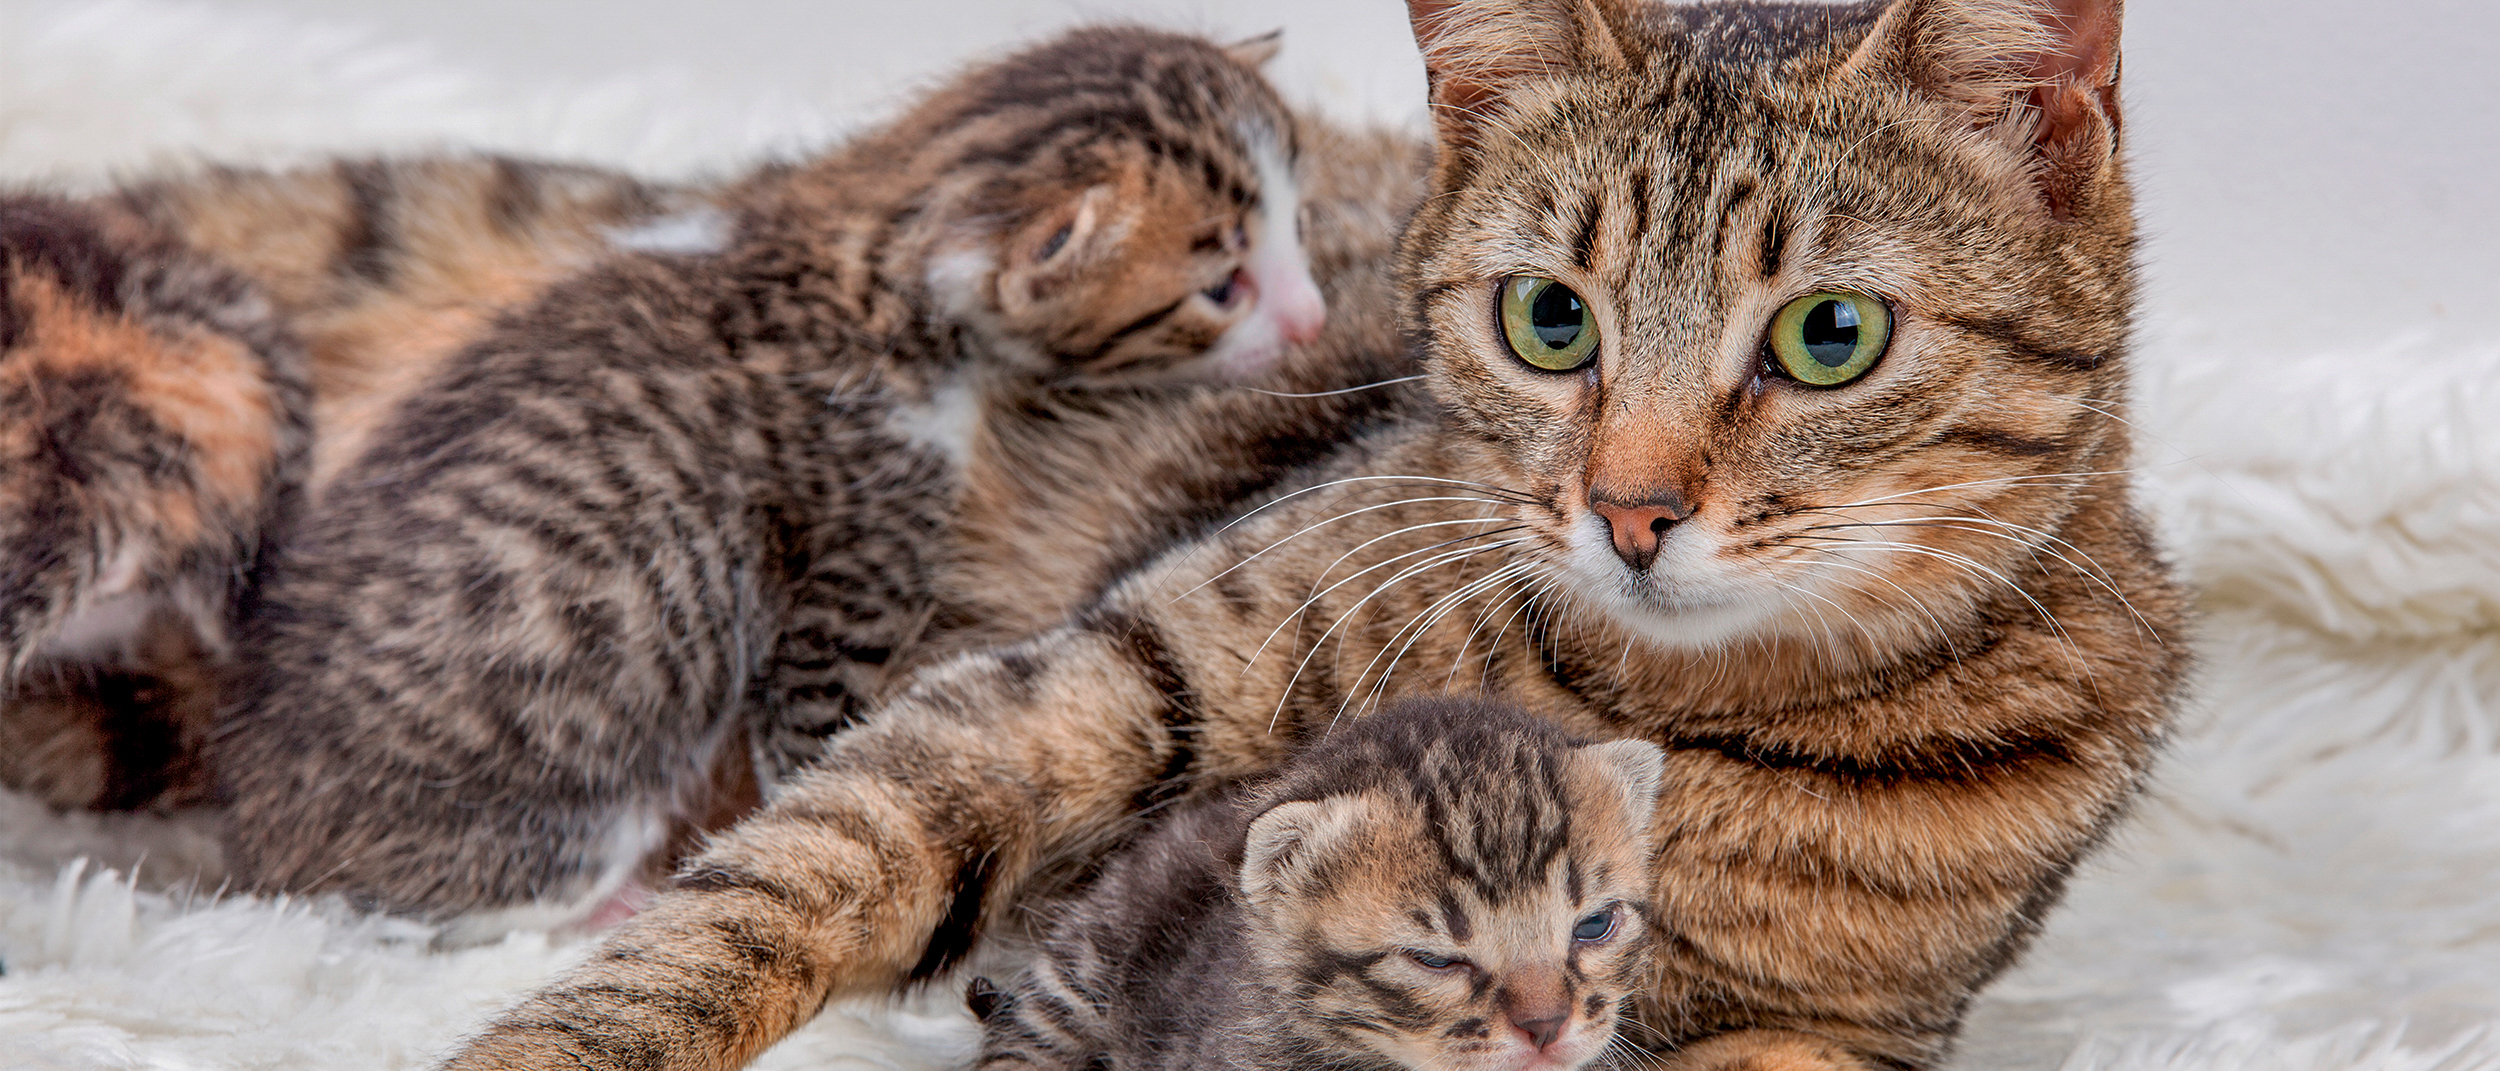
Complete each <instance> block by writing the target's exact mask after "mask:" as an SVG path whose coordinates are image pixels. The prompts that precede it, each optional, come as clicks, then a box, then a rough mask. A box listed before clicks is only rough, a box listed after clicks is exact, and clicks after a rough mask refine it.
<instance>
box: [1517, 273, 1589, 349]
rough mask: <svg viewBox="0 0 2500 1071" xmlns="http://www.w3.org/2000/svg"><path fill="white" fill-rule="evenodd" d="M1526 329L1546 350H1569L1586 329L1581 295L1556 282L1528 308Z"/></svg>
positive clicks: (1586, 320) (1585, 312)
mask: <svg viewBox="0 0 2500 1071" xmlns="http://www.w3.org/2000/svg"><path fill="white" fill-rule="evenodd" d="M1528 326H1529V328H1530V329H1531V330H1534V331H1535V332H1536V337H1537V339H1538V340H1539V341H1541V342H1543V343H1545V345H1546V347H1547V348H1549V349H1557V350H1561V349H1569V348H1571V344H1572V343H1573V342H1576V341H1579V338H1580V332H1581V330H1583V329H1584V328H1586V327H1587V326H1588V311H1587V308H1586V307H1585V306H1583V305H1581V304H1580V295H1578V294H1575V293H1572V292H1571V288H1570V287H1567V286H1564V285H1562V284H1560V283H1556V284H1554V285H1551V286H1548V287H1546V288H1545V291H1544V292H1543V293H1540V294H1538V295H1537V296H1536V301H1534V302H1533V303H1531V304H1530V305H1529V306H1528Z"/></svg>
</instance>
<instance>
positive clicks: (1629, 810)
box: [1578, 740, 1667, 831]
mask: <svg viewBox="0 0 2500 1071" xmlns="http://www.w3.org/2000/svg"><path fill="white" fill-rule="evenodd" d="M1578 757H1579V761H1581V762H1583V763H1586V764H1588V767H1589V769H1591V770H1592V771H1594V772H1595V773H1596V774H1597V775H1598V776H1599V777H1602V778H1604V779H1605V780H1606V782H1607V783H1609V784H1612V785H1615V786H1617V787H1618V788H1620V789H1621V790H1622V792H1623V806H1624V813H1625V814H1626V815H1627V816H1629V817H1630V818H1631V821H1632V828H1633V829H1634V830H1636V831H1645V830H1647V829H1648V828H1649V819H1650V816H1651V815H1652V814H1654V813H1656V812H1657V809H1658V791H1659V789H1660V788H1662V787H1664V786H1665V784H1666V780H1667V753H1666V752H1665V751H1662V750H1659V747H1658V745H1656V744H1653V743H1650V742H1649V741H1647V740H1611V741H1608V742H1606V743H1603V744H1590V745H1588V746H1587V747H1583V748H1581V749H1580V750H1579V752H1578Z"/></svg>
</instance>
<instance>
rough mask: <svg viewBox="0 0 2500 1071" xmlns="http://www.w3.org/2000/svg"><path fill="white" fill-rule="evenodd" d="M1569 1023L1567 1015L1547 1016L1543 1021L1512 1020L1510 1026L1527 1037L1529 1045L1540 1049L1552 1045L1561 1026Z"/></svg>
mask: <svg viewBox="0 0 2500 1071" xmlns="http://www.w3.org/2000/svg"><path fill="white" fill-rule="evenodd" d="M1570 1021H1571V1016H1569V1015H1549V1016H1547V1017H1545V1018H1543V1019H1513V1020H1511V1021H1510V1025H1512V1026H1515V1027H1518V1028H1519V1032H1520V1033H1523V1034H1526V1035H1528V1041H1529V1042H1530V1043H1532V1044H1534V1045H1535V1046H1536V1047H1537V1048H1539V1049H1542V1048H1544V1047H1546V1046H1548V1045H1551V1044H1553V1043H1554V1038H1555V1036H1556V1035H1559V1034H1561V1033H1562V1028H1563V1024H1565V1023H1568V1022H1570Z"/></svg>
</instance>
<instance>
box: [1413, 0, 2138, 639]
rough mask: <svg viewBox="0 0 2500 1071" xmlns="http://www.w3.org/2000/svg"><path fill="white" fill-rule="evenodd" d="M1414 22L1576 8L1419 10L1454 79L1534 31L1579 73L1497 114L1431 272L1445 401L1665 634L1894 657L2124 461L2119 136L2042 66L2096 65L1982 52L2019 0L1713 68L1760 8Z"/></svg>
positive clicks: (1535, 88)
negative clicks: (1448, 15)
mask: <svg viewBox="0 0 2500 1071" xmlns="http://www.w3.org/2000/svg"><path fill="white" fill-rule="evenodd" d="M1423 6H1447V7H1453V8H1473V7H1505V8H1508V7H1535V8H1541V9H1551V10H1549V11H1548V15H1549V16H1550V17H1551V21H1549V22H1548V23H1547V24H1546V26H1545V28H1544V30H1542V31H1540V30H1539V29H1537V27H1536V25H1535V23H1536V20H1535V19H1529V18H1523V19H1520V20H1516V21H1515V22H1513V23H1508V24H1504V25H1502V26H1501V27H1498V28H1488V27H1492V26H1493V24H1490V23H1484V24H1467V25H1468V26H1472V27H1473V28H1471V29H1465V30H1464V31H1463V32H1462V31H1461V30H1450V31H1448V32H1447V33H1444V34H1442V35H1440V36H1435V34H1436V30H1437V29H1438V28H1440V27H1441V26H1442V25H1443V24H1436V23H1427V24H1426V25H1425V26H1424V28H1422V29H1419V36H1422V37H1423V38H1424V39H1425V40H1426V42H1427V46H1428V49H1429V48H1430V47H1432V46H1435V45H1438V46H1439V47H1441V49H1442V51H1441V52H1440V53H1439V54H1438V56H1437V60H1436V62H1438V63H1440V64H1442V77H1443V87H1444V88H1443V91H1444V92H1456V91H1460V90H1466V91H1471V92H1472V91H1475V90H1477V89H1480V88H1481V87H1479V86H1476V85H1475V84H1474V83H1469V82H1467V81H1466V79H1467V78H1469V77H1496V76H1498V75H1500V74H1501V73H1502V71H1503V70H1512V69H1526V68H1523V67H1522V65H1521V64H1520V63H1519V62H1518V59H1519V57H1518V56H1516V55H1509V54H1507V53H1503V52H1502V50H1503V49H1506V48H1512V47H1514V46H1517V45H1519V44H1520V38H1519V36H1518V35H1527V36H1533V35H1535V34H1538V33H1540V32H1542V33H1545V34H1546V35H1547V37H1548V38H1550V39H1549V40H1544V41H1541V42H1531V43H1532V44H1535V45H1536V47H1538V48H1549V49H1550V50H1551V51H1550V54H1549V55H1548V56H1547V60H1548V61H1549V62H1547V63H1546V65H1545V66H1544V67H1542V68H1538V69H1541V70H1543V71H1545V72H1548V73H1550V74H1551V75H1552V76H1551V77H1541V76H1540V77H1532V78H1521V79H1520V80H1519V84H1517V85H1514V86H1511V87H1509V88H1508V89H1507V90H1506V91H1505V92H1504V93H1502V94H1499V95H1496V96H1493V97H1491V98H1489V99H1487V100H1484V101H1482V102H1480V106H1479V107H1478V108H1477V109H1476V110H1475V111H1474V112H1473V113H1471V114H1477V115H1486V116H1491V118H1489V119H1487V120H1486V121H1485V124H1484V126H1483V127H1481V128H1461V129H1460V130H1459V131H1458V133H1460V134H1463V135H1467V136H1470V137H1471V138H1472V140H1471V141H1470V142H1469V144H1468V146H1467V147H1466V149H1465V150H1464V151H1463V152H1462V153H1459V154H1457V155H1455V156H1454V157H1452V158H1450V159H1446V160H1445V162H1444V164H1443V172H1442V174H1443V176H1444V183H1445V184H1447V183H1453V182H1454V183H1455V184H1456V188H1455V189H1450V190H1447V191H1445V193H1444V195H1443V196H1440V197H1436V198H1435V199H1433V200H1432V201H1431V202H1430V203H1429V204H1428V206H1427V208H1426V209H1425V214H1424V218H1423V219H1422V221H1420V222H1419V223H1418V225H1417V226H1416V228H1415V230H1414V232H1413V233H1414V235H1415V236H1416V240H1415V241H1414V242H1413V244H1412V245H1411V246H1410V250H1411V253H1412V254H1413V258H1412V259H1411V260H1410V261H1409V264H1410V271H1411V272H1412V279H1413V282H1414V284H1415V286H1416V289H1417V290H1418V292H1419V294H1420V297H1419V311H1420V313H1421V315H1422V317H1423V320H1424V322H1425V323H1426V324H1427V325H1428V327H1429V353H1430V361H1431V366H1432V369H1433V372H1434V373H1435V376H1436V379H1435V390H1436V391H1437V392H1438V393H1439V394H1440V396H1441V397H1442V398H1443V400H1444V401H1446V402H1448V403H1449V404H1450V406H1451V410H1452V412H1453V414H1454V415H1455V417H1456V418H1457V420H1458V421H1459V423H1460V424H1461V425H1462V426H1463V427H1464V428H1465V429H1467V430H1468V431H1469V432H1471V433H1472V437H1473V438H1475V439H1476V440H1477V441H1480V442H1484V443H1487V444H1488V445H1490V446H1491V447H1492V448H1493V449H1491V450H1489V451H1487V454H1488V456H1489V457H1491V458H1492V459H1493V463H1494V464H1496V465H1498V466H1500V467H1502V468H1503V469H1506V470H1507V471H1505V472H1502V473H1501V474H1500V475H1501V477H1502V478H1503V482H1505V483H1507V484H1508V485H1509V486H1511V487H1514V488H1517V489H1519V490H1521V491H1523V492H1526V494H1527V496H1528V497H1530V498H1532V499H1534V500H1535V501H1534V504H1533V505H1531V506H1529V507H1527V508H1526V510H1525V513H1526V516H1525V517H1523V518H1522V519H1523V520H1524V521H1526V522H1527V523H1529V524H1530V525H1531V526H1532V531H1533V533H1534V543H1533V544H1532V546H1533V551H1532V553H1535V554H1536V555H1538V556H1539V557H1542V558H1544V559H1545V560H1546V561H1547V562H1548V563H1550V564H1551V565H1552V566H1553V567H1554V570H1553V571H1554V572H1555V573H1556V574H1557V575H1559V576H1561V577H1562V578H1564V582H1565V585H1566V586H1567V588H1568V589H1569V590H1571V591H1572V592H1573V593H1574V594H1576V595H1578V596H1580V597H1582V598H1583V599H1585V600H1587V601H1588V602H1591V603H1594V604H1596V605H1598V606H1600V607H1602V608H1603V609H1605V610H1606V611H1608V612H1609V614H1610V615H1611V616H1613V617H1615V618H1616V619H1617V620H1620V621H1623V622H1625V623H1627V624H1629V625H1631V626H1633V627H1635V628H1637V629H1639V630H1640V631H1642V632H1643V633H1644V634H1645V635H1648V636H1650V637H1652V638H1653V639H1655V640H1657V641H1659V642H1662V643H1667V644H1676V645H1689V646H1709V645H1714V644H1719V643H1724V642H1728V641H1729V640H1731V639H1736V638H1740V637H1746V636H1784V637H1788V638H1792V639H1795V640H1798V641H1801V642H1809V643H1810V642H1817V641H1818V639H1819V638H1823V637H1830V636H1834V635H1839V636H1849V635H1852V634H1856V635H1861V636H1874V637H1878V638H1879V641H1880V642H1882V643H1883V644H1884V645H1885V646H1887V647H1894V646H1902V645H1907V644H1908V643H1909V642H1911V641H1913V640H1914V639H1915V638H1916V637H1919V636H1928V635H1932V632H1931V630H1930V628H1929V626H1930V625H1931V623H1935V622H1936V621H1937V620H1938V615H1944V616H1946V617H1952V616H1954V615H1957V614H1963V613H1967V612H1971V611H1972V608H1973V607H1974V605H1975V604H1976V603H1977V602H1978V601H1979V600H1981V599H1983V598H1991V597H1994V596H1995V595H2000V594H2002V593H2004V592H2005V591H2006V586H2005V585H2004V584H2003V583H1999V582H1998V581H1999V580H2001V579H2002V578H2004V577H2007V576H2011V575H2014V574H2016V573H2018V572H2020V571H2021V570H2022V569H2024V568H2028V567H2031V566H2033V565H2034V564H2035V563H2037V562H2039V561H2049V562H2050V563H2051V565H2052V566H2054V557H2055V553H2054V552H2055V548H2053V547H2050V548H2043V547H2042V546H2041V538H2040V537H2041V534H2042V533H2046V532H2048V531H2053V530H2055V529H2056V528H2057V526H2058V525H2059V523H2060V522H2061V520H2062V519H2063V517H2064V516H2065V515H2066V514H2067V513H2068V512H2070V511H2071V510H2072V509H2073V508H2074V503H2075V501H2076V497H2077V494H2078V493H2079V491H2081V490H2082V489H2083V488H2084V487H2085V486H2086V484H2087V480H2086V479H2085V478H2084V477H2088V476H2091V475H2096V474H2099V473H2100V472H2101V470H2108V469H2115V468H2122V467H2123V464H2124V449H2125V447H2124V439H2123V437H2122V436H2121V435H2120V434H2118V431H2117V427H2116V421H2115V420H2113V419H2112V418H2111V417H2110V415H2109V414H2108V413H2106V412H2104V411H2103V410H2106V409H2109V408H2110V407H2112V406H2114V405H2117V404H2120V403H2119V402H2117V401H2116V399H2120V398H2122V397H2123V393H2122V392H2123V390H2124V379H2123V375H2122V374H2121V372H2120V371H2119V368H2120V361H2119V358H2120V357H2121V356H2122V354H2123V351H2124V348H2125V343H2126V339H2125V331H2126V312H2127V308H2128V305H2129V301H2130V296H2131V295H2130V288H2131V281H2130V277H2129V274H2128V271H2129V253H2128V248H2129V231H2128V229H2127V224H2126V219H2127V209H2126V204H2125V192H2124V187H2123V184H2121V183H2120V182H2119V181H2118V180H2117V179H2116V177H2115V170H2114V168H2115V164H2114V163H2111V162H2110V159H2109V155H2108V153H2107V152H2106V150H2107V147H2108V145H2109V144H2110V139H2111V138H2113V137H2114V126H2113V125H2111V123H2110V122H2109V121H2106V120H2105V118H2104V117H2102V116H2101V115H2100V113H2098V112H2095V111H2093V110H2092V109H2093V108H2094V107H2096V105H2093V104H2091V103H2090V102H2089V101H2088V100H2086V98H2085V97H2083V96H2082V95H2080V94H2077V95H2076V96H2074V97H2073V98H2072V99H2067V98H2063V97H2051V96H2041V95H2036V94H2035V95H2033V96H2029V97H2026V96H2023V95H2022V92H2023V90H2022V86H2021V84H2020V82H2019V79H2020V78H2022V77H2024V76H2025V75H2024V72H2023V71H2022V70H2021V69H2020V65H2022V64H2025V63H2032V64H2041V65H2048V64H2050V63H2051V61H2053V60H2055V61H2060V62H2064V61H2073V62H2075V63H2078V64H2080V63H2082V62H2084V60H2082V59H2077V58H2076V57H2072V56H2064V57H2061V56H2059V55H2058V54H2057V53H2056V52H2055V51H2054V49H2053V48H2052V49H2051V50H2050V51H2048V52H2045V53H2044V52H2042V51H2041V48H2042V45H2041V41H2042V40H2043V38H2041V37H2040V36H2037V35H2035V36H2023V35H2021V34H2009V35H2007V36H2006V37H2005V38H2004V40H2003V41H1997V42H1992V41H1991V40H1989V38H1988V37H1987V35H1988V34H1990V33H1998V32H2001V26H1998V27H1996V28H1991V25H1990V24H1987V23H1985V20H1984V19H1981V18H1980V17H1979V16H1978V15H1974V14H1973V10H1976V9H1986V10H1984V11H1981V12H1980V14H1983V15H1984V14H1990V13H1991V12H1993V13H1994V14H1993V15H1992V16H1991V17H1996V18H1998V19H1999V22H2000V23H2003V22H2005V21H2006V20H2007V19H2009V18H2010V17H2011V16H2008V15H2006V14H2005V12H2006V11H2015V12H2017V13H2019V11H2020V10H2021V9H2022V5H2020V4H2019V3H2016V2H2014V0H1958V2H1955V3H1935V4H1927V5H1923V6H1921V5H1912V4H1906V3H1904V4H1898V5H1895V9H1894V11H1893V13H1892V15H1891V16H1890V17H1887V18H1886V19H1885V20H1884V21H1883V22H1882V23H1881V24H1879V25H1878V26H1877V27H1876V28H1875V30H1874V31H1873V32H1872V33H1871V34H1864V35H1863V39H1862V34H1861V33H1860V32H1849V31H1846V30H1844V32H1842V33H1841V34H1839V35H1837V37H1836V38H1835V39H1834V40H1833V41H1832V42H1831V43H1830V44H1827V45H1824V46H1821V49H1820V51H1816V50H1813V49H1809V50H1808V51H1807V52H1806V53H1805V54H1804V55H1802V56H1801V57H1799V58H1795V59H1792V60H1790V61H1788V62H1786V63H1785V64H1782V65H1771V64H1766V63H1764V62H1762V61H1760V60H1759V59H1758V58H1756V59H1749V58H1744V57H1741V56H1739V57H1736V58H1733V59H1727V58H1722V56H1723V54H1714V53H1713V51H1712V50H1714V49H1721V50H1728V52H1741V51H1742V50H1743V49H1744V48H1745V47H1747V46H1746V44H1745V43H1744V39H1743V38H1742V37H1741V32H1742V28H1741V19H1740V18H1739V16H1742V15H1744V13H1742V12H1738V13H1734V14H1729V15H1726V16H1725V17H1727V18H1729V19H1731V20H1734V21H1736V22H1737V23H1738V24H1739V28H1738V29H1735V30H1729V29H1726V28H1721V29H1720V30H1718V31H1714V33H1712V34H1702V33H1694V34H1693V35H1692V38H1691V40H1690V41H1688V40H1687V39H1685V38H1683V37H1680V36H1678V32H1677V31H1675V30H1673V29H1671V28H1669V29H1664V30H1661V29H1658V28H1655V26H1654V25H1652V26H1650V27H1646V28H1645V26H1644V24H1643V23H1642V22H1641V18H1640V16H1638V15H1636V14H1632V13H1628V12H1627V11H1626V10H1619V9H1621V8H1622V5H1618V4H1615V3H1611V2H1599V0H1587V2H1579V3H1562V2H1556V3H1549V4H1526V3H1520V4H1464V3H1462V4H1451V5H1423ZM1692 10H1693V11H1694V12H1696V13H1695V14H1692V15H1690V16H1678V17H1691V18H1695V19H1706V18H1711V17H1717V16H1714V15H1713V14H1712V12H1713V11H1716V10H1718V9H1710V8H1697V9H1692ZM1801 10H1806V11H1813V10H1835V9H1810V8H1809V9H1801ZM1921 12H1924V14H1920V13H1921ZM1778 14H1779V13H1778V12H1771V13H1770V14H1767V15H1750V16H1744V17H1754V18H1768V17H1772V16H1774V15H1778ZM1913 16H1916V17H1918V18H1924V19H1926V20H1928V21H1927V23H1922V24H1918V25H1912V24H1911V21H1910V20H1911V19H1912V18H1913ZM1806 17H1826V16H1819V15H1813V16H1800V19H1801V20H1802V19H1803V18H1806ZM1851 17H1852V18H1862V16H1851ZM1608 20H1612V22H1611V23H1610V22H1609V21H1608ZM1931 24H1932V25H1931ZM1448 25H1460V24H1457V23H1451V24H1448ZM1468 34H1474V35H1475V36H1473V37H1469V36H1467V35H1468ZM1504 34H1511V35H1514V36H1512V37H1508V38H1505V37H1503V36H1502V35H1504ZM1653 35H1654V36H1653ZM1692 41H1707V42H1708V43H1707V44H1694V43H1691V42H1692ZM2066 44H2068V45H2072V46H2073V47H2076V48H2085V47H2087V45H2090V44H2091V43H2090V42H2082V43H2078V42H2066ZM2103 44H2104V45H2105V42H2103ZM1953 49H1961V50H1963V51H1962V52H1954V51H1952V50H1953ZM1532 51H1533V50H1532ZM1488 54H1490V55H1492V56H1493V58H1494V59H1497V60H1500V61H1502V62H1503V63H1509V64H1511V67H1509V68H1503V67H1501V66H1500V64H1496V65H1495V67H1494V68H1486V67H1483V66H1482V65H1481V63H1479V65H1478V66H1476V67H1470V66H1468V64H1469V63H1470V62H1476V61H1483V60H1484V59H1485V56H1486V55H1488ZM1471 57H1472V59H1471ZM2086 58H2088V57H2086ZM1957 64H1958V65H1960V66H1956V65H1957ZM1533 66H1534V65H1527V67H1533ZM1575 68H1576V69H1575ZM1486 70H1493V72H1494V73H1493V74H1491V75H1486V74H1484V71H1486ZM1905 70H1907V71H1910V72H1912V74H1911V75H1905V74H1904V71H1905ZM1471 72H1472V73H1471ZM1912 75H1914V76H1912ZM1956 79H1961V80H1962V81H1961V82H1960V83H1958V84H1957V82H1956V81H1955V80H1956ZM1939 86H1941V87H1942V88H1938V87H1939ZM2009 86H2011V88H2009ZM2069 91H2070V90H2068V89H2066V88H2058V89H2055V90H2054V92H2056V93H2066V92H2069ZM2051 92H2052V90H2048V89H2044V90H2041V91H2040V93H2042V94H2047V93H2051ZM1956 94H1958V95H1956ZM2025 101H2029V102H2031V103H2030V104H2025V103H2023V102H2025ZM2041 101H2051V102H2054V103H2062V105H2063V106H2064V107H2065V108H2066V109H2067V111H2066V112H2064V113H2062V114H2061V115H2060V117H2059V118H2060V119H2062V121H2064V122H2065V123H2066V126H2065V127H2063V128H2059V127H2056V126H2053V125H2050V124H2047V123H2045V122H2042V121H2040V120H2039V119H2038V116H2039V115H2040V113H2039V111H2038V110H2037V109H2038V107H2039V102H2041ZM1992 109H1993V110H1992ZM1450 132H1451V131H1450V130H1449V129H1447V128H1445V135H1447V134H1449V133H1450ZM2076 567H2077V568H2079V569H2088V568H2090V567H2089V566H2088V565H2086V564H2081V563H2078V564H2077V566H2076ZM1938 627H1939V628H1941V626H1940V625H1939V626H1938Z"/></svg>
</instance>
